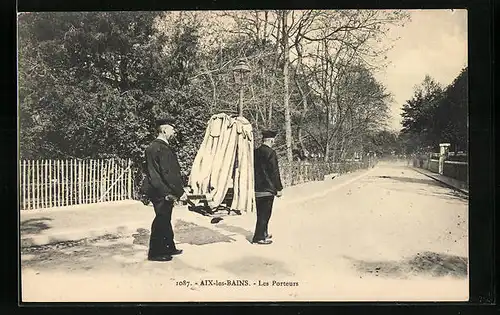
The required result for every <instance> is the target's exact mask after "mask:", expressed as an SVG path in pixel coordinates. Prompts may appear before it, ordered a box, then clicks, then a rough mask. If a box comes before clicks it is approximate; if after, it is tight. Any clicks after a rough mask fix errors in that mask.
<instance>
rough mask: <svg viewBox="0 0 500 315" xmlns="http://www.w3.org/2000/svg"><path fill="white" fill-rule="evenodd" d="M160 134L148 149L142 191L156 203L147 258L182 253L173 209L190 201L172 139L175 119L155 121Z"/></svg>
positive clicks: (161, 258) (154, 259)
mask: <svg viewBox="0 0 500 315" xmlns="http://www.w3.org/2000/svg"><path fill="white" fill-rule="evenodd" d="M156 129H157V132H158V137H157V138H156V139H155V140H154V141H153V142H152V143H151V144H150V145H149V147H148V148H147V149H146V178H145V180H144V182H143V188H142V191H143V193H144V194H146V196H147V197H148V198H149V200H151V202H152V203H153V207H154V210H155V214H156V216H155V218H154V220H153V223H152V225H151V237H150V240H149V252H148V259H149V260H152V261H169V260H172V255H178V254H181V253H182V250H180V249H177V248H176V246H175V243H174V231H173V229H172V222H171V220H172V210H173V207H174V201H176V200H179V199H180V200H187V197H186V193H185V191H184V185H183V183H182V177H181V169H180V165H179V161H178V160H177V156H176V154H175V153H174V152H173V151H172V148H171V147H170V144H169V141H171V140H172V139H173V137H174V136H175V129H174V127H173V121H172V120H169V119H160V120H158V121H157V122H156Z"/></svg>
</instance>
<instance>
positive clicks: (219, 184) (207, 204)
mask: <svg viewBox="0 0 500 315" xmlns="http://www.w3.org/2000/svg"><path fill="white" fill-rule="evenodd" d="M253 150H254V138H253V132H252V125H251V124H250V123H249V122H248V120H247V119H245V118H244V117H241V116H239V117H231V116H229V115H227V114H224V113H221V114H216V115H213V116H212V117H211V118H210V120H209V121H208V124H207V129H206V131H205V136H204V138H203V142H202V143H201V145H200V148H199V150H198V152H197V154H196V157H195V159H194V162H193V166H192V168H191V174H190V176H189V182H188V186H189V187H188V189H189V191H190V194H188V198H189V203H190V206H189V210H191V211H196V212H198V213H201V214H203V215H209V216H219V217H220V214H221V213H224V212H225V213H227V214H232V213H235V214H241V213H242V212H255V191H254V165H253V163H254V157H253V152H254V151H253Z"/></svg>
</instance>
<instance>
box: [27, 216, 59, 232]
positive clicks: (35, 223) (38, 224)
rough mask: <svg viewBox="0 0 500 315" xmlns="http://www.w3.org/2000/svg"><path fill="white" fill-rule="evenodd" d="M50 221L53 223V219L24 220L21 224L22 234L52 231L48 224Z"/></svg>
mask: <svg viewBox="0 0 500 315" xmlns="http://www.w3.org/2000/svg"><path fill="white" fill-rule="evenodd" d="M48 221H52V219H51V218H36V219H28V220H24V221H22V222H21V224H20V230H21V234H39V233H41V232H42V231H45V230H48V229H50V226H49V225H48V224H47V222H48Z"/></svg>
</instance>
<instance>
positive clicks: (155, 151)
mask: <svg viewBox="0 0 500 315" xmlns="http://www.w3.org/2000/svg"><path fill="white" fill-rule="evenodd" d="M142 192H143V193H144V194H145V195H146V196H148V197H150V198H165V196H167V195H171V196H175V197H177V198H179V197H181V196H182V195H183V194H184V185H183V183H182V176H181V168H180V165H179V161H178V160H177V156H176V155H175V153H174V152H173V151H172V149H171V148H170V146H169V145H168V144H167V143H166V142H164V141H162V140H159V139H155V140H154V141H153V142H151V144H150V145H149V147H148V148H147V149H146V178H145V179H144V182H143V185H142Z"/></svg>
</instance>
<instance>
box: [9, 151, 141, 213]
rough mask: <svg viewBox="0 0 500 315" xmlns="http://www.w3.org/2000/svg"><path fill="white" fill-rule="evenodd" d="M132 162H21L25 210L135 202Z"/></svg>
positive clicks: (20, 182) (21, 196)
mask: <svg viewBox="0 0 500 315" xmlns="http://www.w3.org/2000/svg"><path fill="white" fill-rule="evenodd" d="M131 166H132V163H131V161H130V159H129V160H125V161H123V160H118V159H107V160H103V159H99V160H23V161H20V168H19V170H20V172H19V185H20V192H19V198H20V199H19V201H20V206H21V209H22V210H30V209H41V208H53V207H63V206H69V205H78V204H91V203H97V202H104V201H118V200H126V199H132V169H131Z"/></svg>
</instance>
